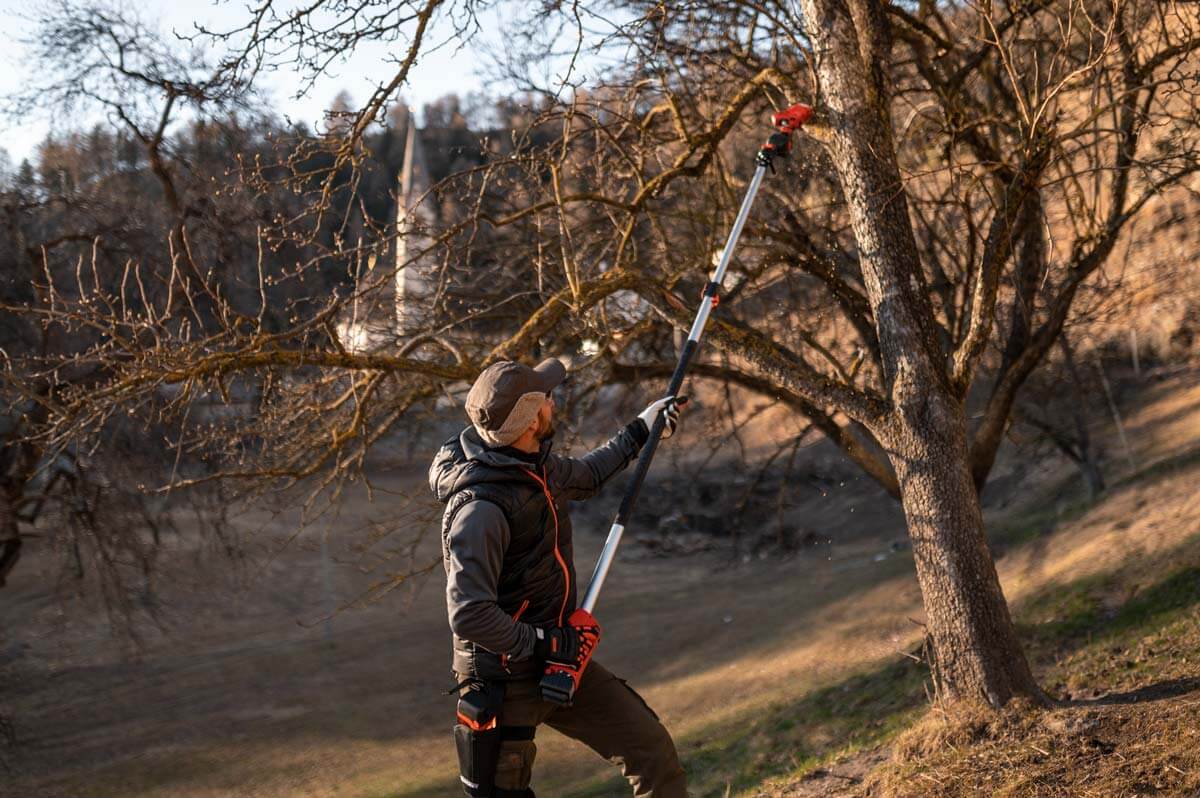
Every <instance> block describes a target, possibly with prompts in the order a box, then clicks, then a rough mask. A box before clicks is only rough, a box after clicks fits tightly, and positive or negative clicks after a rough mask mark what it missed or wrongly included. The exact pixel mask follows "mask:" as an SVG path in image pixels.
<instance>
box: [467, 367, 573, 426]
mask: <svg viewBox="0 0 1200 798" xmlns="http://www.w3.org/2000/svg"><path fill="white" fill-rule="evenodd" d="M566 376H567V370H566V368H564V367H563V364H562V363H561V362H560V361H559V360H558V359H557V358H549V359H547V360H543V361H542V362H541V363H539V364H538V365H537V367H536V368H530V367H529V366H526V365H524V364H521V363H516V362H514V361H511V360H502V361H500V362H498V363H493V364H492V365H490V366H488V367H487V368H486V369H484V370H483V373H482V374H480V375H479V377H478V379H476V380H475V384H474V385H472V386H471V391H470V393H468V394H467V416H468V417H469V418H470V419H471V423H472V424H473V425H474V426H475V431H476V432H478V433H479V437H480V438H481V439H482V440H483V442H484V443H486V444H487V445H488V446H493V447H494V446H512V445H515V444H516V443H517V442H522V443H528V442H529V441H533V442H537V441H541V440H544V439H545V438H548V437H550V436H551V435H553V434H554V400H553V399H551V398H550V392H551V391H553V390H554V389H555V388H557V387H558V386H559V385H560V384H561V383H562V381H563V380H564V379H566Z"/></svg>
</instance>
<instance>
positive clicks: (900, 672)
mask: <svg viewBox="0 0 1200 798" xmlns="http://www.w3.org/2000/svg"><path fill="white" fill-rule="evenodd" d="M1194 462H1196V458H1194V457H1188V458H1186V459H1185V460H1184V461H1183V465H1191V464H1193V463H1194ZM1180 467H1181V463H1180V462H1178V461H1177V462H1174V463H1172V464H1171V468H1170V469H1168V470H1169V471H1170V472H1171V473H1177V472H1178V469H1179V468H1180ZM1166 472H1167V470H1164V469H1162V468H1151V469H1147V470H1146V471H1144V472H1143V473H1142V474H1141V476H1142V477H1144V478H1149V479H1154V478H1158V477H1161V476H1164V475H1165V474H1166ZM1068 496H1069V498H1068V500H1067V501H1065V502H1061V501H1060V502H1059V503H1058V506H1057V507H1055V506H1054V504H1053V503H1051V502H1036V503H1034V507H1035V508H1037V509H1034V510H1029V511H1026V512H1023V513H1020V514H1017V515H1014V516H1013V517H1012V518H1010V519H1007V520H1006V521H1005V522H1002V523H999V524H994V525H993V531H992V534H991V535H990V537H992V540H993V542H994V543H998V544H999V545H1001V546H1004V547H1010V546H1018V545H1021V544H1023V543H1028V542H1030V541H1033V540H1035V539H1036V538H1038V537H1040V536H1042V535H1045V534H1047V533H1049V532H1051V531H1053V529H1054V528H1055V527H1056V526H1058V525H1059V524H1062V523H1065V522H1067V521H1070V520H1072V519H1075V518H1078V517H1080V516H1081V515H1082V514H1083V513H1084V512H1085V511H1086V510H1087V504H1086V502H1084V501H1083V500H1082V498H1081V497H1072V496H1071V495H1070V494H1068ZM1076 498H1077V499H1078V500H1076ZM1197 605H1200V535H1193V536H1191V537H1189V538H1186V539H1185V540H1184V541H1183V542H1182V543H1181V544H1180V545H1178V546H1177V547H1176V548H1174V549H1173V550H1170V551H1167V552H1165V553H1161V554H1159V555H1156V556H1153V557H1150V558H1148V559H1141V560H1139V561H1136V562H1130V563H1127V564H1123V565H1122V566H1121V567H1120V568H1118V569H1117V570H1115V571H1113V572H1110V573H1106V574H1100V575H1096V576H1089V577H1085V578H1081V579H1079V580H1076V581H1074V582H1071V583H1068V584H1065V585H1063V584H1054V585H1048V586H1046V587H1045V588H1043V589H1042V590H1041V591H1039V592H1037V593H1035V594H1033V595H1032V596H1029V597H1027V598H1025V599H1024V600H1023V601H1021V602H1020V603H1019V604H1018V605H1017V606H1015V607H1014V619H1015V621H1016V623H1017V626H1018V630H1019V634H1020V637H1021V639H1022V641H1023V642H1024V644H1025V645H1026V651H1027V654H1028V656H1029V657H1030V660H1031V663H1032V664H1033V665H1034V668H1035V672H1036V673H1037V675H1038V677H1039V679H1040V680H1041V682H1042V684H1043V686H1044V687H1045V688H1046V689H1047V691H1048V693H1050V694H1051V695H1052V696H1054V697H1056V698H1058V699H1065V700H1074V701H1081V700H1083V701H1086V700H1089V699H1095V700H1098V701H1100V702H1104V701H1108V702H1111V703H1116V704H1128V705H1130V706H1137V707H1138V709H1137V711H1139V712H1140V711H1141V706H1143V705H1145V704H1144V702H1146V701H1155V700H1158V699H1164V698H1165V699H1170V698H1173V697H1175V696H1176V695H1182V694H1185V693H1187V694H1190V693H1191V692H1192V691H1193V690H1196V689H1198V688H1200V680H1197V679H1196V678H1195V675H1196V673H1197V660H1200V618H1198V617H1197V616H1198V613H1197V612H1196V607H1197ZM1189 659H1190V662H1189ZM927 677H928V672H927V670H926V669H925V667H924V666H923V665H922V664H918V663H917V662H914V661H912V660H908V659H905V660H902V661H899V662H896V661H890V662H885V663H881V664H879V665H878V666H877V667H875V668H873V669H871V670H869V671H865V672H862V673H859V674H856V675H853V676H850V677H848V678H846V679H844V680H842V681H839V682H838V683H836V684H831V685H828V686H826V687H824V688H822V689H819V690H817V691H814V692H810V693H807V694H804V695H800V696H797V697H795V698H794V699H791V700H787V701H781V702H779V703H777V704H775V705H772V706H771V707H770V708H769V709H768V710H767V711H765V712H759V713H757V714H755V715H753V716H747V717H741V718H737V719H736V720H734V721H730V722H727V723H724V724H722V725H720V726H717V727H713V728H710V729H708V730H706V731H705V732H704V733H703V734H702V735H700V736H694V737H692V738H690V739H685V740H682V741H681V743H682V745H681V751H682V752H684V758H685V763H684V764H685V767H686V768H687V770H688V773H689V777H690V779H691V780H692V789H693V794H694V795H697V796H727V795H728V796H735V795H741V796H755V795H759V796H768V795H775V794H778V791H779V790H781V789H782V788H783V787H785V786H786V785H789V784H791V785H795V784H796V783H797V782H799V781H800V780H802V779H803V778H804V776H805V775H806V774H809V773H812V772H813V771H815V770H817V769H819V768H821V767H822V766H825V765H828V764H829V763H830V762H832V761H835V760H838V759H840V758H843V757H846V756H849V755H853V754H854V753H856V752H859V751H863V750H868V749H872V748H876V747H879V746H884V745H888V744H890V743H892V742H893V741H895V740H896V739H897V737H898V736H900V735H901V734H902V733H904V732H906V730H909V729H910V728H912V727H914V726H915V725H917V722H918V721H919V720H920V719H922V718H923V717H925V716H927V715H929V714H930V713H928V712H927V710H928V702H927V699H926V693H925V689H924V683H925V681H926V680H927ZM1122 691H1125V692H1122ZM1113 696H1116V697H1115V698H1114V697H1113ZM1139 701H1141V702H1143V703H1142V704H1141V705H1139V703H1138V702H1139ZM1063 711H1071V710H1063ZM1131 711H1132V710H1131ZM1042 712H1043V710H1041V709H1031V708H1030V707H1028V706H1022V705H1016V706H1014V707H1012V708H1010V709H1009V710H1008V711H1006V713H1003V714H1002V715H1001V716H1000V720H998V721H995V722H991V723H990V725H989V724H985V726H986V727H987V728H988V729H990V730H991V731H989V732H987V733H985V734H984V737H985V738H986V737H987V734H992V735H993V736H994V739H986V740H984V742H982V743H981V744H980V751H981V752H980V753H972V754H969V755H966V754H964V755H963V756H961V757H960V756H958V755H957V754H953V753H947V752H942V756H941V757H940V758H939V757H938V756H933V757H927V758H922V759H921V761H916V762H908V763H901V764H899V765H894V766H886V767H885V768H883V769H882V772H883V773H885V774H886V775H885V776H884V779H885V781H888V782H889V783H890V784H891V785H892V786H891V787H889V788H888V789H889V790H892V791H894V792H896V794H911V795H926V794H933V793H937V794H942V793H943V790H942V789H941V788H938V789H937V790H933V787H934V786H935V784H936V781H937V779H938V778H939V777H938V776H936V775H933V774H934V773H939V774H941V775H946V774H947V773H949V774H951V777H957V778H959V780H960V781H962V782H963V783H968V782H970V783H972V784H973V785H974V786H973V787H971V789H968V790H965V791H964V792H962V793H961V794H963V795H971V794H988V793H993V792H994V794H997V795H1004V794H1011V795H1026V794H1043V793H1044V794H1062V795H1074V794H1093V793H1089V792H1085V791H1083V790H1086V789H1088V788H1087V787H1085V786H1079V787H1078V789H1079V790H1080V792H1078V793H1076V792H1072V790H1073V789H1075V787H1071V786H1069V785H1071V784H1074V782H1073V781H1072V779H1084V780H1085V781H1086V778H1090V776H1089V773H1088V770H1089V768H1090V769H1092V770H1093V771H1094V772H1095V774H1097V775H1096V776H1095V778H1096V782H1095V783H1096V785H1101V784H1104V783H1105V782H1104V779H1106V778H1107V779H1108V781H1107V785H1108V786H1107V788H1101V790H1100V792H1097V793H1094V794H1097V795H1107V794H1120V793H1122V792H1123V791H1125V790H1126V787H1128V786H1129V785H1130V784H1133V785H1135V786H1136V785H1142V786H1143V787H1146V788H1147V789H1149V790H1150V791H1153V790H1159V789H1174V788H1177V787H1181V786H1186V787H1187V788H1188V789H1191V787H1190V785H1191V784H1192V783H1193V774H1192V773H1191V772H1190V771H1187V770H1186V768H1180V767H1179V765H1178V764H1176V763H1181V762H1185V761H1190V760H1189V759H1188V757H1190V756H1191V755H1192V752H1193V751H1195V750H1197V744H1198V743H1200V740H1193V739H1192V737H1191V736H1190V735H1191V734H1192V732H1191V731H1190V729H1191V727H1192V726H1196V725H1197V724H1196V723H1195V722H1194V717H1193V716H1200V711H1195V710H1193V711H1191V712H1190V713H1188V712H1185V714H1184V715H1182V716H1181V715H1179V708H1178V707H1176V706H1175V705H1170V708H1169V709H1167V710H1163V711H1158V710H1154V711H1150V710H1147V712H1145V713H1143V714H1142V715H1137V716H1136V717H1134V716H1130V717H1122V718H1117V719H1116V720H1112V719H1111V718H1109V716H1108V715H1105V716H1103V717H1104V718H1106V719H1107V720H1105V721H1104V723H1107V722H1109V721H1111V722H1112V723H1113V724H1115V726H1114V728H1113V729H1112V730H1109V731H1106V732H1105V733H1106V734H1108V736H1109V737H1111V738H1112V740H1114V741H1116V742H1113V743H1111V745H1110V744H1109V743H1103V744H1101V743H1095V741H1094V740H1093V741H1092V742H1088V741H1087V740H1085V741H1084V742H1083V743H1080V745H1081V746H1082V747H1078V746H1077V747H1076V748H1077V749H1078V750H1076V748H1073V749H1071V752H1070V753H1061V755H1060V752H1059V748H1061V747H1062V745H1063V743H1062V739H1061V735H1059V736H1058V737H1056V736H1055V735H1054V734H1051V733H1050V732H1047V731H1046V730H1045V729H1044V728H1043V727H1042V726H1041V725H1039V723H1040V721H1031V720H1030V718H1040V717H1042V716H1041V714H1039V713H1042ZM1127 714H1128V713H1127ZM1097 722H1098V723H1100V722H1099V721H1097ZM1104 723H1100V726H1098V727H1097V728H1101V729H1107V727H1106V726H1104ZM1031 724H1032V725H1031ZM1089 728H1090V727H1089ZM1121 729H1125V730H1127V731H1125V732H1122V731H1121ZM1110 732H1111V733H1110ZM1122 735H1125V736H1122ZM1164 735H1165V736H1166V737H1168V738H1171V740H1172V741H1173V742H1170V743H1166V742H1164V743H1163V744H1162V745H1161V746H1159V747H1157V748H1155V749H1154V750H1153V751H1150V752H1147V753H1145V754H1144V755H1139V757H1138V761H1139V762H1153V763H1155V764H1154V767H1158V768H1159V770H1160V771H1161V772H1159V771H1154V772H1153V773H1150V772H1149V771H1146V770H1145V769H1146V767H1149V765H1143V766H1141V767H1142V770H1141V771H1138V773H1134V771H1133V770H1130V768H1129V767H1125V768H1124V769H1121V768H1120V767H1117V765H1112V766H1111V767H1110V766H1109V765H1108V764H1106V763H1105V762H1097V761H1093V759H1095V757H1097V756H1101V755H1102V754H1104V752H1105V751H1109V750H1110V748H1111V750H1116V751H1117V752H1118V754H1119V751H1120V746H1126V747H1127V748H1131V747H1136V746H1137V745H1138V741H1139V740H1154V739H1157V738H1161V737H1163V736H1164ZM1043 738H1044V739H1043ZM1031 740H1033V741H1037V740H1040V741H1041V743H1040V744H1037V743H1036V742H1030V741H1031ZM966 742H967V744H968V746H969V745H970V744H971V741H970V740H967V741H966ZM1093 743H1094V744H1093ZM1028 745H1035V748H1034V749H1029V748H1028ZM1089 745H1091V746H1092V747H1093V748H1095V750H1092V749H1091V748H1089V747H1088V746H1089ZM1045 746H1051V748H1046V747H1045ZM1096 746H1099V747H1098V748H1097V747H1096ZM1010 749H1014V750H1010ZM971 750H973V749H971ZM1031 750H1032V751H1033V752H1034V753H1033V754H1032V756H1033V759H1029V758H1028V757H1029V755H1030V754H1029V752H1030V751H1031ZM1037 750H1043V751H1050V750H1053V751H1054V753H1055V755H1052V756H1045V755H1042V754H1038V753H1037ZM1010 761H1011V762H1021V763H1023V764H1022V767H1023V768H1024V770H1020V769H1018V770H1012V771H1011V772H1009V771H1006V770H1005V768H1006V767H1008V766H1007V765H1005V764H1004V763H1007V762H1010ZM1113 762H1117V759H1113ZM1197 765H1198V767H1197V770H1196V774H1194V775H1195V777H1196V778H1200V763H1197ZM956 767H957V768H959V769H958V770H956ZM962 768H966V769H967V770H966V771H963V770H962ZM981 768H982V769H983V770H986V769H987V768H992V770H993V778H994V779H999V781H994V782H981V781H971V778H972V772H973V771H972V769H981ZM1081 768H1082V771H1081V770H1080V769H1081ZM1106 768H1107V769H1106ZM1142 771H1145V772H1142ZM1176 771H1178V773H1177V772H1176ZM981 772H982V771H981ZM1081 772H1082V774H1083V775H1082V776H1081V775H1080V773H1081ZM1005 773H1008V777H1009V781H1008V782H1004V781H1003V777H1004V774H1005ZM1030 774H1032V775H1030ZM1106 774H1107V775H1106ZM1139 774H1140V775H1139ZM930 779H932V780H933V781H930ZM1031 779H1032V780H1031ZM1056 779H1057V781H1055V780H1056ZM1039 780H1040V781H1039ZM914 783H915V784H916V785H917V786H916V787H913V784H914ZM1055 784H1058V785H1059V788H1055V787H1054V785H1055ZM896 785H901V786H900V787H897V786H896ZM903 785H907V788H905V787H904V786H903ZM1047 785H1049V786H1047ZM1155 785H1159V786H1157V787H1156V786H1155ZM1060 788H1061V789H1060ZM1105 789H1115V790H1116V791H1117V792H1105ZM627 790H628V788H627V787H626V786H625V785H624V783H623V782H622V781H620V780H613V779H610V780H607V781H604V782H601V783H597V784H595V785H593V786H592V787H590V788H588V789H585V790H583V791H581V792H575V793H572V794H571V795H572V797H573V798H599V797H600V796H624V795H627ZM906 790H907V791H906ZM972 790H974V792H972ZM1063 790H1065V792H1064V791H1063ZM931 791H932V792H931ZM789 794H790V793H789ZM945 794H959V793H957V792H954V791H953V790H950V791H949V792H945Z"/></svg>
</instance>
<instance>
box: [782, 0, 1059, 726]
mask: <svg viewBox="0 0 1200 798" xmlns="http://www.w3.org/2000/svg"><path fill="white" fill-rule="evenodd" d="M856 2H874V0H856ZM803 10H804V17H805V20H806V25H807V26H808V33H809V37H810V40H811V41H812V44H813V53H814V56H815V60H816V71H817V76H818V79H819V81H820V91H821V100H822V101H823V105H824V106H825V108H826V109H827V111H828V114H829V119H830V127H831V134H830V136H829V139H828V143H827V147H828V150H829V153H830V156H831V158H832V160H833V163H834V165H835V167H836V169H837V171H838V177H839V180H840V183H841V186H842V190H843V194H844V196H845V200H846V203H847V209H848V211H849V213H850V218H851V222H852V225H853V229H854V235H855V239H856V241H857V243H858V248H859V258H860V262H861V264H862V272H863V281H864V285H865V287H866V290H867V298H868V301H869V302H870V304H871V309H872V313H873V318H874V321H875V325H876V329H877V330H878V337H879V343H880V351H881V353H882V356H883V370H884V379H885V386H886V390H887V398H888V400H889V401H890V412H889V413H887V414H886V415H885V416H884V417H883V418H881V419H880V421H879V422H878V424H877V428H874V429H872V432H873V433H874V434H875V435H876V436H877V438H878V439H879V440H880V442H881V443H882V444H883V445H884V447H885V448H886V449H887V451H888V455H889V457H890V459H891V461H892V465H893V468H894V470H895V472H896V476H897V480H898V482H899V485H900V495H901V501H902V504H903V507H904V512H905V516H906V518H907V521H908V526H909V534H910V535H911V537H912V540H913V552H914V556H915V559H916V565H917V578H918V580H919V582H920V586H921V593H922V597H923V600H924V604H925V610H926V614H927V622H928V632H929V642H930V644H931V646H930V648H931V651H932V653H933V657H932V658H931V659H932V662H931V664H932V667H933V671H934V677H935V680H936V683H937V685H938V691H939V696H940V697H941V698H942V699H943V700H945V701H947V702H948V703H954V702H958V701H971V702H980V701H983V702H986V703H987V704H989V705H991V706H993V707H999V706H1001V705H1003V704H1004V703H1006V702H1007V701H1008V700H1009V699H1010V698H1012V697H1014V696H1017V695H1025V696H1031V697H1035V698H1041V697H1042V693H1041V691H1040V690H1039V689H1038V687H1037V684H1036V682H1035V681H1034V679H1033V676H1032V673H1031V671H1030V669H1029V665H1028V663H1027V661H1026V659H1025V655H1024V653H1023V651H1022V649H1021V645H1020V643H1019V642H1018V640H1017V636H1016V632H1015V630H1014V628H1013V624H1012V620H1011V617H1010V616H1009V612H1008V605H1007V603H1006V602H1005V600H1004V594H1003V592H1002V590H1001V588H1000V581H999V577H998V576H997V574H996V569H995V565H994V563H993V562H992V558H991V555H990V553H989V552H988V549H987V544H986V541H985V538H984V527H983V514H982V511H981V509H980V506H979V497H978V493H977V492H976V490H975V485H974V481H973V479H972V475H971V470H970V467H969V462H970V459H969V451H968V447H967V431H966V415H965V411H964V408H963V405H962V401H961V400H960V398H959V397H958V394H957V392H956V390H955V388H954V385H953V383H952V380H951V377H950V374H949V371H948V367H947V361H948V358H947V357H946V355H945V354H944V353H943V352H942V350H941V347H940V345H939V343H938V338H937V335H936V322H935V317H934V314H933V308H932V306H931V304H930V300H929V291H928V287H927V285H926V281H925V278H924V273H923V271H922V269H921V264H920V259H919V255H918V251H917V246H916V241H915V237H914V235H913V230H912V224H911V221H910V219H909V215H908V207H907V200H906V197H905V192H904V187H903V183H902V181H901V178H900V170H899V167H898V165H897V161H896V155H895V145H894V142H893V139H892V129H891V122H890V118H889V115H888V110H887V106H886V105H884V104H883V102H882V99H881V94H883V92H881V91H880V90H879V87H878V85H877V83H876V77H877V75H878V73H877V72H876V71H875V70H874V65H873V64H866V63H864V61H863V59H862V56H861V52H862V51H863V50H866V51H868V52H876V47H875V43H877V42H878V41H880V40H881V39H883V38H885V37H881V36H880V35H879V34H878V32H876V31H869V32H866V33H863V32H860V31H858V30H856V26H855V18H856V17H858V18H870V19H877V18H878V15H876V14H867V13H864V12H863V11H862V10H860V11H859V13H858V14H856V15H852V14H851V11H850V9H849V7H848V6H847V2H846V0H803ZM864 36H868V37H869V38H870V42H869V43H868V45H866V46H864V45H863V44H862V42H861V41H860V39H862V38H863V37H864Z"/></svg>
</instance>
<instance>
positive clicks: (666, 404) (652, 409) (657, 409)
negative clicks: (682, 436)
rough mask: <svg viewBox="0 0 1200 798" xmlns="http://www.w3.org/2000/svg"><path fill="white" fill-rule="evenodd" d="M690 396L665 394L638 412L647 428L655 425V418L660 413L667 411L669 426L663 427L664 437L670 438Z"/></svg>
mask: <svg viewBox="0 0 1200 798" xmlns="http://www.w3.org/2000/svg"><path fill="white" fill-rule="evenodd" d="M687 402H688V398H687V397H686V396H678V397H676V396H664V397H663V398H662V399H659V400H658V401H657V402H651V403H650V405H649V406H648V407H647V408H646V409H645V410H643V411H642V412H641V413H639V414H638V418H640V419H641V420H642V421H643V423H645V425H646V429H650V428H651V427H653V426H654V419H655V418H657V417H658V414H659V413H662V412H666V414H667V426H666V427H665V428H664V429H663V437H664V438H669V437H671V436H672V435H674V434H675V427H676V425H678V424H679V411H680V410H681V409H682V408H683V406H684V405H686V404H687Z"/></svg>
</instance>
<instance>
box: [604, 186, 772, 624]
mask: <svg viewBox="0 0 1200 798" xmlns="http://www.w3.org/2000/svg"><path fill="white" fill-rule="evenodd" d="M766 172H767V167H766V166H765V165H764V164H762V163H759V164H758V166H757V168H756V169H755V170H754V177H752V178H751V179H750V187H749V188H748V189H746V196H745V198H744V199H743V200H742V207H741V209H740V210H739V211H738V215H737V219H735V220H734V222H733V229H731V230H730V231H729V239H728V240H727V241H726V242H725V249H724V250H723V251H722V252H721V259H720V261H718V263H717V269H716V271H715V272H713V276H712V280H710V281H709V283H708V285H706V286H705V287H704V294H703V296H701V298H700V310H699V312H698V313H697V314H696V320H695V321H694V322H692V329H691V331H690V332H689V333H688V339H687V343H685V344H684V346H683V352H682V353H681V354H680V356H679V363H678V364H677V365H676V366H675V372H674V373H673V374H672V375H671V382H670V383H669V384H668V385H667V393H666V395H667V396H678V395H679V389H680V388H682V387H683V378H684V377H685V376H686V375H687V369H688V366H689V365H691V362H692V356H693V355H694V354H695V352H696V349H697V347H698V346H699V345H700V336H701V335H702V334H703V333H704V327H705V325H706V324H707V323H708V316H709V314H710V313H712V309H713V306H714V305H715V304H716V301H717V291H718V290H719V289H720V287H721V282H722V281H723V280H724V279H725V270H726V269H727V268H728V267H729V262H730V261H731V260H732V259H733V251H734V249H736V248H737V243H738V239H739V238H740V237H741V235H742V228H743V227H744V226H745V224H746V217H748V216H749V215H750V206H751V205H753V204H754V197H755V196H756V195H757V194H758V187H759V186H760V185H761V184H762V180H763V175H765V174H766ZM666 422H667V420H666V416H665V414H664V413H659V415H658V418H656V419H654V425H653V426H651V427H650V437H649V439H648V440H647V441H646V445H645V446H643V447H642V452H641V455H640V456H639V457H638V462H637V468H635V469H634V472H633V478H632V479H630V481H629V485H628V487H626V488H625V496H624V498H622V499H621V507H620V509H618V510H617V518H616V520H615V521H613V525H612V528H611V529H609V531H608V539H607V540H605V541H604V549H603V551H601V552H600V559H599V560H597V561H596V569H595V570H594V571H593V572H592V579H591V581H590V582H588V586H587V592H585V593H584V595H583V603H582V604H580V607H582V608H583V609H584V610H587V611H588V612H592V611H593V610H594V609H595V608H596V600H597V599H598V598H599V597H600V589H601V588H602V587H604V580H605V579H606V578H607V577H608V569H609V568H611V567H612V562H613V558H614V557H615V556H616V554H617V547H618V546H620V545H621V536H622V535H623V534H624V533H625V524H626V523H627V522H628V521H629V516H630V514H631V513H632V512H633V505H634V504H635V503H636V502H637V499H638V494H639V493H640V492H641V490H642V483H643V482H645V480H646V472H647V471H649V470H650V461H652V460H653V459H654V452H655V451H656V450H657V449H658V442H659V440H660V439H661V438H662V432H663V429H664V428H665V427H666Z"/></svg>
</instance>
